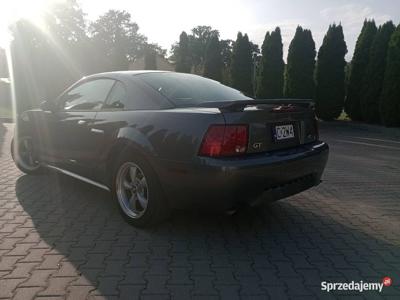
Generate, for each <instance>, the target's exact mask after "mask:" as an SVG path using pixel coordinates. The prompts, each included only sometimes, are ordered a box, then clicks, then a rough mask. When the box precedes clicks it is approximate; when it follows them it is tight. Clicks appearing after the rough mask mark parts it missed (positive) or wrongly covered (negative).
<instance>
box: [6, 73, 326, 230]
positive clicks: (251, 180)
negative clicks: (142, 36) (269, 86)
mask: <svg viewBox="0 0 400 300" xmlns="http://www.w3.org/2000/svg"><path fill="white" fill-rule="evenodd" d="M12 154H13V157H14V161H15V163H16V165H17V166H18V167H19V168H20V169H21V170H22V171H23V172H25V173H29V174H37V173H39V172H41V171H43V170H44V169H53V170H57V171H59V172H62V173H64V174H67V175H70V176H73V177H75V178H77V179H80V180H82V181H85V182H87V183H91V184H93V185H96V186H98V187H100V188H103V189H106V190H109V191H111V193H112V195H113V197H114V198H115V199H116V201H117V202H118V203H119V206H120V208H121V212H122V214H123V216H124V217H125V218H126V219H127V220H129V222H130V223H132V224H133V225H135V226H146V225H150V224H154V223H156V222H159V221H161V220H162V219H163V218H165V217H166V216H167V215H168V212H169V211H170V209H171V208H182V207H200V206H203V207H207V208H211V209H212V210H232V209H235V208H236V207H238V206H240V205H243V204H249V205H257V204H260V203H263V202H268V201H274V200H278V199H281V198H284V197H287V196H290V195H293V194H295V193H298V192H301V191H303V190H306V189H308V188H310V187H312V186H315V185H318V184H319V183H320V178H321V175H322V172H323V170H324V168H325V164H326V161H327V158H328V146H327V144H325V143H324V142H321V141H319V137H318V129H317V123H316V120H315V116H314V110H313V107H312V103H311V102H310V101H304V100H295V99H285V100H254V99H251V98H249V97H246V96H244V95H243V94H242V93H240V92H239V91H237V90H235V89H232V88H229V87H227V86H224V85H222V84H220V83H218V82H216V81H213V80H209V79H205V78H202V77H200V76H196V75H190V74H182V73H173V72H156V71H127V72H111V73H102V74H96V75H92V76H88V77H85V78H83V79H82V80H80V81H78V82H77V83H75V84H74V85H73V86H71V87H70V88H68V89H67V90H66V91H65V92H64V93H63V94H61V96H60V97H58V98H57V99H55V100H53V101H45V102H43V103H42V104H41V107H40V109H34V110H30V111H26V112H24V113H22V114H21V115H20V116H19V118H18V122H17V129H16V132H15V135H14V140H13V143H12Z"/></svg>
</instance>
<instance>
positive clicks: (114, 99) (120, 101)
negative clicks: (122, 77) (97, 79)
mask: <svg viewBox="0 0 400 300" xmlns="http://www.w3.org/2000/svg"><path fill="white" fill-rule="evenodd" d="M130 106H132V105H129V103H128V102H127V96H126V89H125V87H124V85H123V84H122V83H121V82H119V81H117V82H116V83H115V85H114V86H113V88H112V90H111V93H110V95H109V96H108V99H107V104H106V105H105V106H104V108H116V109H131V107H130Z"/></svg>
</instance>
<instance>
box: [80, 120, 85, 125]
mask: <svg viewBox="0 0 400 300" xmlns="http://www.w3.org/2000/svg"><path fill="white" fill-rule="evenodd" d="M86 124H87V122H86V121H85V120H79V121H78V125H86Z"/></svg>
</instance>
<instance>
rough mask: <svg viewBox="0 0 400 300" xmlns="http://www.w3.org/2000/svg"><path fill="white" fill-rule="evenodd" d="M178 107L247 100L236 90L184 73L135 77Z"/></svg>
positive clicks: (147, 74) (148, 74)
mask: <svg viewBox="0 0 400 300" xmlns="http://www.w3.org/2000/svg"><path fill="white" fill-rule="evenodd" d="M136 76H137V77H139V78H140V79H142V80H143V81H144V82H145V83H146V84H148V85H149V86H151V87H152V88H153V89H155V90H156V91H158V92H159V93H160V94H162V95H163V96H165V97H166V98H167V99H169V100H170V101H172V102H173V103H174V104H175V105H176V106H178V107H187V106H191V105H198V104H201V103H204V102H211V101H234V100H249V99H251V98H249V97H246V96H245V95H243V94H242V93H241V92H239V91H238V90H235V89H233V88H230V87H227V86H225V85H223V84H221V83H219V82H217V81H214V80H211V79H207V78H204V77H201V76H197V75H191V74H184V73H168V72H166V73H143V74H139V75H136Z"/></svg>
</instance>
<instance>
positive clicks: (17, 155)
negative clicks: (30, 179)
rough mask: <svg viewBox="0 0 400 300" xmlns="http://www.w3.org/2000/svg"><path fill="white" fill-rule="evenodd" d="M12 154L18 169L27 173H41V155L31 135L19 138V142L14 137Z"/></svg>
mask: <svg viewBox="0 0 400 300" xmlns="http://www.w3.org/2000/svg"><path fill="white" fill-rule="evenodd" d="M11 155H12V157H13V159H14V162H15V164H16V166H17V167H18V169H20V170H21V171H22V172H24V173H26V174H36V173H40V171H41V169H42V167H41V165H40V161H39V156H38V153H37V151H36V147H35V145H34V143H33V139H32V138H31V137H30V136H23V137H20V138H18V140H17V142H16V141H15V140H14V139H13V140H12V142H11Z"/></svg>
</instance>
